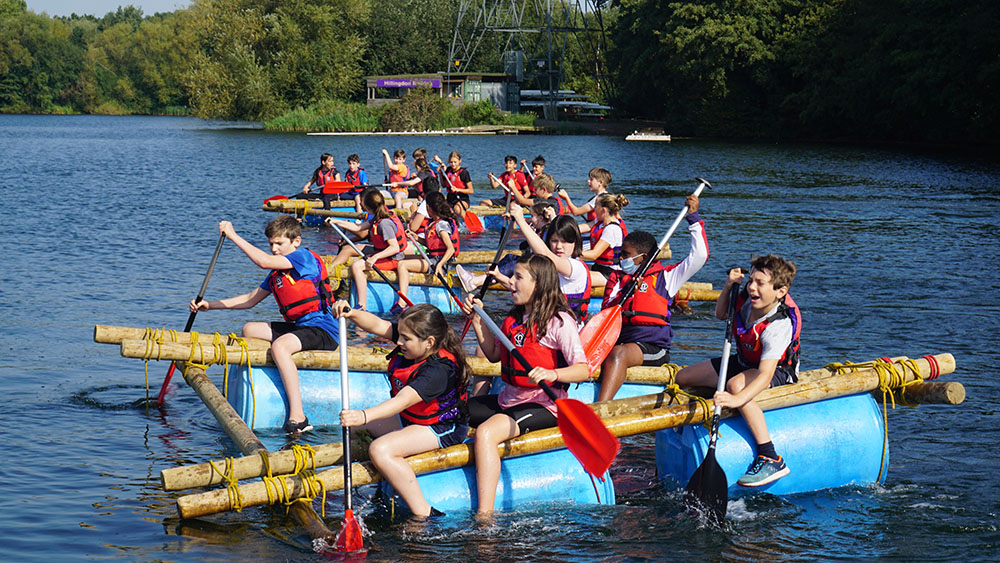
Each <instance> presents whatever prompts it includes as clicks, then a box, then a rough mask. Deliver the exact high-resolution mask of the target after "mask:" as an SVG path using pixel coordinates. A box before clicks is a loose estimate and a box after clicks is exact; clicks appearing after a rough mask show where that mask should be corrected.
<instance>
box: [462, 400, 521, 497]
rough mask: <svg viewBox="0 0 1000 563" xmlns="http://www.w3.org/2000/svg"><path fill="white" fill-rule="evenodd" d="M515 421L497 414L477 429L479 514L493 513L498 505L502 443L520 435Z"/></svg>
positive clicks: (475, 448) (475, 447) (476, 451)
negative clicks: (495, 505)
mask: <svg viewBox="0 0 1000 563" xmlns="http://www.w3.org/2000/svg"><path fill="white" fill-rule="evenodd" d="M520 433H521V431H520V429H519V428H518V427H517V423H516V422H514V419H513V418H511V417H509V416H507V415H505V414H495V415H493V416H491V417H490V418H489V419H488V420H487V421H486V422H484V423H482V424H480V425H479V427H478V428H476V442H475V445H474V450H475V453H476V490H477V491H478V493H479V514H480V515H486V514H490V513H492V512H493V505H494V504H496V498H497V483H499V482H500V452H499V451H497V446H499V445H500V442H503V441H504V440H508V439H510V438H513V437H515V436H517V435H518V434H520Z"/></svg>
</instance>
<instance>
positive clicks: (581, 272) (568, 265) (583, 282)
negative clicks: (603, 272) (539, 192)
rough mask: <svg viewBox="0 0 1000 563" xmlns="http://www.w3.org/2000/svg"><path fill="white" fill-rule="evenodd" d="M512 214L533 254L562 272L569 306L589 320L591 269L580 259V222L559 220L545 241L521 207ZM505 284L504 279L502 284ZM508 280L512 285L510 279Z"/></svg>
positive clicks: (512, 207)
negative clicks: (540, 256) (545, 258)
mask: <svg viewBox="0 0 1000 563" xmlns="http://www.w3.org/2000/svg"><path fill="white" fill-rule="evenodd" d="M510 213H511V215H512V216H513V217H514V221H516V222H517V225H518V227H520V228H521V232H523V233H524V238H525V240H526V241H527V242H528V246H529V247H530V248H531V250H532V252H534V253H535V254H539V255H542V256H545V257H547V258H548V259H549V260H551V261H552V263H553V264H554V265H555V267H556V272H558V273H559V291H561V292H562V293H563V295H565V296H566V301H567V304H568V305H569V308H570V310H572V311H573V314H574V315H576V319H577V321H579V322H580V323H582V322H584V321H585V320H586V319H587V305H588V304H589V303H590V268H588V267H587V265H586V264H585V263H584V262H583V260H580V255H581V253H582V252H583V237H582V236H581V235H580V227H579V226H578V225H577V223H576V219H574V218H572V217H570V216H569V215H560V216H558V217H556V218H555V219H554V220H553V221H552V223H551V225H549V229H548V231H546V233H545V240H542V238H541V237H539V236H538V235H536V234H535V233H534V232H533V231H532V230H531V228H530V227H529V226H528V223H527V221H526V220H525V219H524V214H523V213H522V212H521V206H520V205H518V204H516V203H511V204H510ZM498 279H500V278H498ZM504 281H505V280H501V281H500V283H504ZM506 281H507V282H508V283H509V280H506ZM504 285H506V284H504Z"/></svg>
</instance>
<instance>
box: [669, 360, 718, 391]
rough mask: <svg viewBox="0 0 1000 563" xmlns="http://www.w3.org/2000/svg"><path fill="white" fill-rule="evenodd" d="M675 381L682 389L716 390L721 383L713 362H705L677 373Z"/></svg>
mask: <svg viewBox="0 0 1000 563" xmlns="http://www.w3.org/2000/svg"><path fill="white" fill-rule="evenodd" d="M675 381H676V382H677V385H680V386H681V387H711V388H713V389H714V388H715V387H716V385H717V384H718V382H719V372H717V371H715V368H714V367H712V362H711V360H705V361H703V362H698V363H697V364H694V365H690V366H688V367H686V368H684V369H682V370H680V371H679V372H677V377H676V379H675Z"/></svg>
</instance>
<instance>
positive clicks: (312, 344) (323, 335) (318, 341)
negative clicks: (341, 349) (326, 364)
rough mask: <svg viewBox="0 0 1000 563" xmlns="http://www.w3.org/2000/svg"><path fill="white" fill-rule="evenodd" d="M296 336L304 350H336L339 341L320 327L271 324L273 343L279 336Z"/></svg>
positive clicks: (281, 323) (281, 322)
mask: <svg viewBox="0 0 1000 563" xmlns="http://www.w3.org/2000/svg"><path fill="white" fill-rule="evenodd" d="M289 333H291V334H294V335H295V336H296V337H298V339H299V342H300V343H301V344H302V349H303V350H336V349H337V341H336V340H335V339H334V338H333V335H331V334H330V333H329V332H327V331H325V330H323V329H321V328H319V327H318V326H298V325H296V324H295V323H287V322H284V321H275V322H272V323H271V341H272V342H273V341H274V340H277V339H278V337H279V336H282V335H285V334H289Z"/></svg>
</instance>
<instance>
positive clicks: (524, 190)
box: [481, 154, 534, 207]
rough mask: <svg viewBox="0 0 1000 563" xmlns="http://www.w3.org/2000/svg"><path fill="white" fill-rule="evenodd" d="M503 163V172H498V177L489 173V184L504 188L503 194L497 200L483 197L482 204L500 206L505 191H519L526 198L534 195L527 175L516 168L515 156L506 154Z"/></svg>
mask: <svg viewBox="0 0 1000 563" xmlns="http://www.w3.org/2000/svg"><path fill="white" fill-rule="evenodd" d="M503 165H504V172H503V174H500V177H499V178H497V177H496V176H494V175H493V173H492V172H491V173H490V175H489V176H490V185H491V186H493V187H494V188H497V189H502V190H504V193H503V195H502V196H501V197H500V199H498V200H492V199H484V200H483V201H482V202H481V203H482V205H487V206H497V207H502V206H503V204H504V200H505V199H506V195H507V194H506V192H507V191H510V192H513V193H520V194H521V195H522V196H524V197H526V198H530V197H533V196H534V194H533V193H532V192H531V189H530V188H529V187H528V185H529V182H528V177H527V176H525V175H524V172H521V171H520V170H518V169H517V157H516V156H514V155H512V154H508V155H507V156H505V157H504V159H503Z"/></svg>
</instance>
